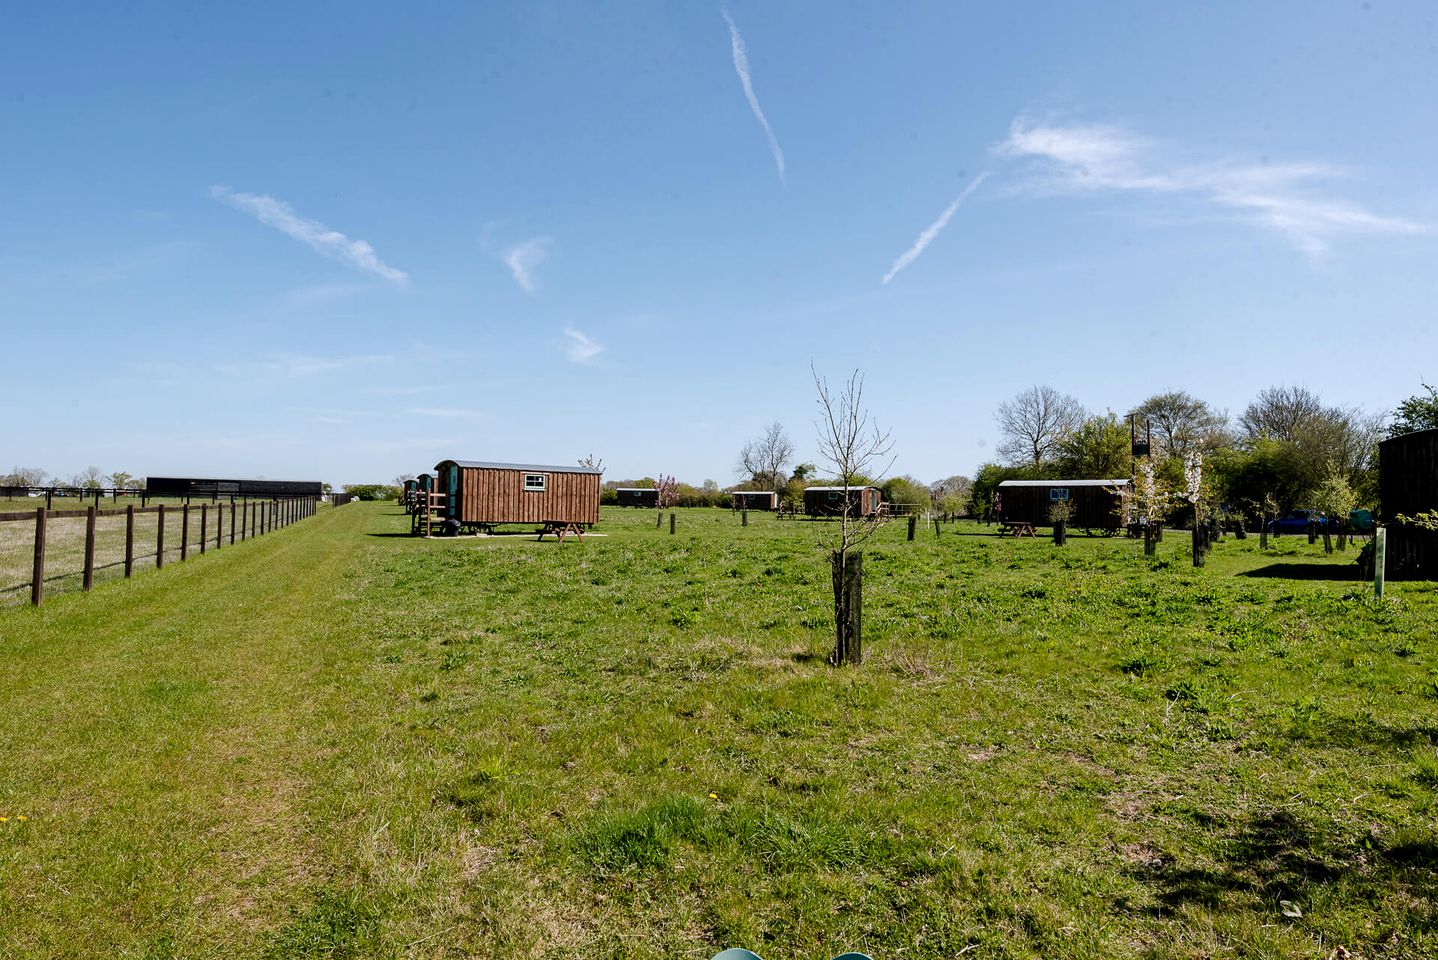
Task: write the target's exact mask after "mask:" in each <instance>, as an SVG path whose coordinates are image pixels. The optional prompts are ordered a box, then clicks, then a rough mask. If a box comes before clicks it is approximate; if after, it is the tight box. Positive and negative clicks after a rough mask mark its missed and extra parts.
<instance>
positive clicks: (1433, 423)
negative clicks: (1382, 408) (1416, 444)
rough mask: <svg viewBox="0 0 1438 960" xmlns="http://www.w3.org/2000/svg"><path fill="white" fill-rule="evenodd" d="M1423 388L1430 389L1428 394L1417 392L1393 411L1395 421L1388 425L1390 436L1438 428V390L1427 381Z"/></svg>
mask: <svg viewBox="0 0 1438 960" xmlns="http://www.w3.org/2000/svg"><path fill="white" fill-rule="evenodd" d="M1423 389H1424V390H1427V391H1428V395H1427V396H1424V395H1423V394H1421V393H1415V394H1414V395H1413V396H1411V397H1409V398H1408V399H1407V400H1404V401H1403V402H1402V403H1400V404H1398V409H1397V410H1395V411H1393V422H1392V423H1391V424H1389V426H1388V435H1389V436H1390V437H1396V436H1399V435H1400V434H1404V433H1413V432H1414V431H1416V430H1434V429H1438V390H1435V389H1434V388H1433V387H1430V386H1429V385H1428V384H1426V383H1425V384H1423Z"/></svg>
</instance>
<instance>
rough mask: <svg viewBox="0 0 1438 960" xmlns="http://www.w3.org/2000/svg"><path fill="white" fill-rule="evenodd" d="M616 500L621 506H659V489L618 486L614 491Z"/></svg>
mask: <svg viewBox="0 0 1438 960" xmlns="http://www.w3.org/2000/svg"><path fill="white" fill-rule="evenodd" d="M614 496H615V498H616V501H617V502H618V504H619V505H620V506H621V507H650V508H651V509H652V508H654V507H657V506H659V491H658V490H657V489H656V488H654V487H618V488H616V489H615V491H614Z"/></svg>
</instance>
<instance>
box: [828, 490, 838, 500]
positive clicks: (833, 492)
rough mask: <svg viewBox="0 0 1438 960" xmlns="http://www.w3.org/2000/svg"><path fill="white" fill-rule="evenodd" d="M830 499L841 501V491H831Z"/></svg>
mask: <svg viewBox="0 0 1438 960" xmlns="http://www.w3.org/2000/svg"><path fill="white" fill-rule="evenodd" d="M829 499H830V500H837V499H839V491H837V490H830V491H829Z"/></svg>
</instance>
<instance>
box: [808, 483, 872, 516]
mask: <svg viewBox="0 0 1438 960" xmlns="http://www.w3.org/2000/svg"><path fill="white" fill-rule="evenodd" d="M846 505H848V506H849V508H850V509H849V516H851V517H874V516H878V514H879V510H880V509H881V508H882V506H883V495H882V494H881V493H880V492H879V488H878V487H807V488H805V490H804V512H805V513H807V514H808V515H809V516H811V517H837V516H840V515H841V514H843V512H844V510H845V507H846Z"/></svg>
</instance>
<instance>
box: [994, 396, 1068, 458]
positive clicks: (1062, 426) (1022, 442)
mask: <svg viewBox="0 0 1438 960" xmlns="http://www.w3.org/2000/svg"><path fill="white" fill-rule="evenodd" d="M1083 419H1084V408H1083V405H1082V404H1081V403H1079V402H1078V401H1077V400H1075V399H1074V398H1073V397H1070V396H1067V395H1065V394H1061V393H1059V392H1058V391H1057V390H1055V389H1054V388H1053V387H1050V386H1047V385H1036V386H1032V387H1029V388H1028V389H1027V390H1025V391H1023V392H1022V393H1020V394H1018V395H1017V396H1015V397H1014V398H1013V399H1012V400H1008V401H1006V402H1004V403H1001V404H999V409H998V412H997V413H995V414H994V420H995V422H996V423H997V424H998V428H999V444H998V447H997V449H998V452H999V455H1000V456H1001V457H1003V458H1004V459H1005V460H1007V461H1008V462H1009V464H1011V465H1020V464H1028V465H1030V466H1038V465H1039V464H1041V463H1044V462H1045V461H1046V460H1049V459H1050V458H1051V456H1052V454H1053V452H1054V448H1055V447H1056V446H1057V445H1058V443H1059V441H1060V440H1062V439H1063V438H1064V437H1066V436H1068V435H1069V434H1070V433H1072V432H1073V431H1074V430H1077V429H1078V427H1079V425H1080V424H1081V423H1082V422H1083Z"/></svg>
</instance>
